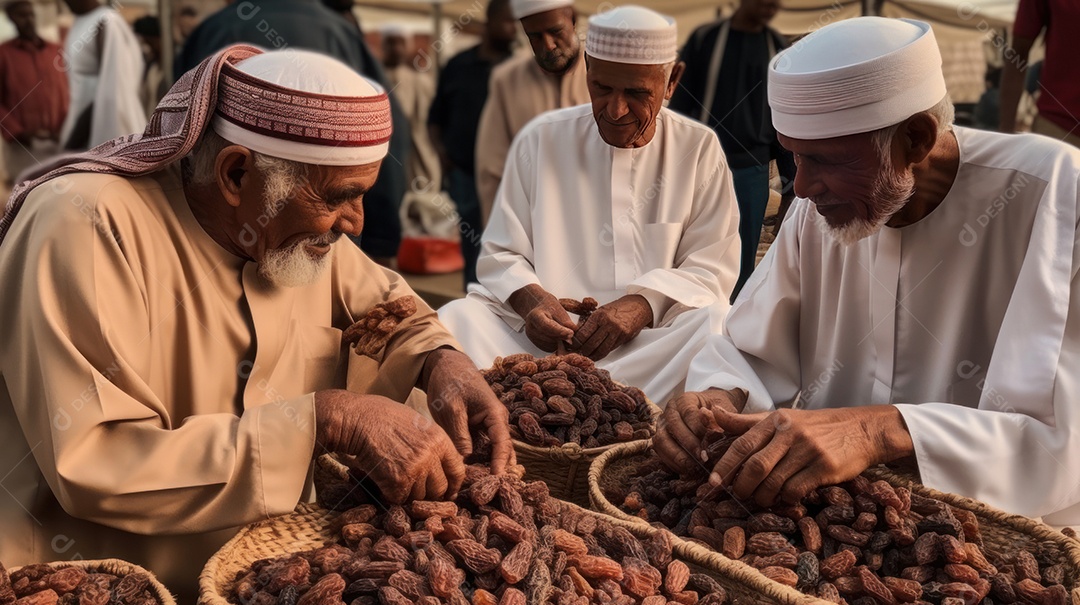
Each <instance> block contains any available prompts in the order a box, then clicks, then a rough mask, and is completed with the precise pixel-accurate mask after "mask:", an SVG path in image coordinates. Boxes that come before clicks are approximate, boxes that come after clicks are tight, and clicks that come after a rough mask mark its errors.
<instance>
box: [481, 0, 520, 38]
mask: <svg viewBox="0 0 1080 605" xmlns="http://www.w3.org/2000/svg"><path fill="white" fill-rule="evenodd" d="M486 27H487V36H488V40H490V41H491V44H492V45H494V46H495V47H496V48H499V49H509V48H510V46H511V45H512V44H513V43H514V40H516V39H517V20H516V19H514V15H513V13H511V12H510V3H509V2H501V3H499V4H498V5H497V6H495V7H493V8H492V9H491V10H490V11H489V12H488V21H487V26H486Z"/></svg>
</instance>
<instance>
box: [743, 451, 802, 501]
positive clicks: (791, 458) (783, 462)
mask: <svg viewBox="0 0 1080 605" xmlns="http://www.w3.org/2000/svg"><path fill="white" fill-rule="evenodd" d="M776 445H778V443H777V440H776V439H774V440H773V445H772V446H770V448H766V450H765V451H768V449H771V447H773V446H776ZM759 455H760V454H759ZM810 464H813V460H807V459H806V458H803V457H802V456H800V455H799V454H798V453H797V452H796V448H788V449H787V453H786V454H785V455H784V457H783V458H781V459H780V461H779V462H777V463H776V465H775V466H774V467H773V469H772V471H771V472H770V473H769V474H768V476H767V477H765V479H764V480H762V481H761V484H760V485H758V487H757V490H756V491H755V492H754V501H756V502H757V503H758V504H760V505H761V506H772V505H774V504H776V500H777V499H778V498H779V497H780V493H781V492H782V491H783V489H784V486H786V485H787V483H788V481H789V480H790V479H791V478H792V477H794V476H795V475H797V474H799V473H800V472H802V471H803V469H806V468H808V466H809V465H810Z"/></svg>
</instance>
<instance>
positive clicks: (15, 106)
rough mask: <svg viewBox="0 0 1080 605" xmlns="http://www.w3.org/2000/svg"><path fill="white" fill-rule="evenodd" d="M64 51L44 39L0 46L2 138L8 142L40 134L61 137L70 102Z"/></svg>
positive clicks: (17, 40)
mask: <svg viewBox="0 0 1080 605" xmlns="http://www.w3.org/2000/svg"><path fill="white" fill-rule="evenodd" d="M61 51H62V49H61V47H60V45H59V44H53V43H52V42H46V41H44V40H40V39H39V40H38V41H37V42H29V41H27V40H23V39H21V38H15V39H14V40H9V41H7V42H5V43H3V44H0V136H3V137H4V139H5V140H7V141H14V140H16V139H20V138H22V139H25V138H29V137H31V136H33V135H35V134H37V133H38V132H39V131H44V132H47V133H48V134H49V135H50V136H52V137H54V138H59V136H60V128H61V127H62V126H63V125H64V117H65V116H66V115H67V108H68V101H69V94H68V78H67V72H65V71H64V66H65V65H66V63H65V61H64V60H63V57H62V56H61Z"/></svg>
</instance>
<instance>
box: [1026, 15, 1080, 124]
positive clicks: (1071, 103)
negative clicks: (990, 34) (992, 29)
mask: <svg viewBox="0 0 1080 605" xmlns="http://www.w3.org/2000/svg"><path fill="white" fill-rule="evenodd" d="M1043 29H1045V30H1046V60H1045V61H1044V62H1043V67H1042V75H1041V76H1040V79H1039V88H1040V90H1041V91H1042V93H1041V94H1040V95H1039V101H1038V103H1036V105H1037V107H1038V108H1039V115H1040V116H1042V117H1044V118H1046V119H1047V120H1049V121H1051V122H1053V123H1054V124H1057V125H1058V126H1060V127H1061V128H1064V129H1065V130H1067V131H1069V132H1072V133H1074V134H1076V133H1078V132H1080V62H1078V61H1077V58H1078V53H1077V50H1076V39H1077V35H1078V34H1080V0H1020V6H1019V7H1018V8H1017V10H1016V21H1015V22H1014V23H1013V35H1014V36H1016V37H1018V38H1027V39H1029V40H1034V39H1035V38H1037V37H1038V36H1039V34H1040V33H1042V31H1043Z"/></svg>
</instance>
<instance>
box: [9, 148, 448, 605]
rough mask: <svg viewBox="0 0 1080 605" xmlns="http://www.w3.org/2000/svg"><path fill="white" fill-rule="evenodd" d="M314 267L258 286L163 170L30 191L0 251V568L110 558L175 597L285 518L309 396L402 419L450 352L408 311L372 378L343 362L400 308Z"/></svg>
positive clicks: (357, 271)
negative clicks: (219, 553) (371, 319)
mask: <svg viewBox="0 0 1080 605" xmlns="http://www.w3.org/2000/svg"><path fill="white" fill-rule="evenodd" d="M333 254H334V256H333V261H332V264H331V267H330V268H329V269H328V270H327V271H326V272H325V274H324V275H323V277H322V278H321V279H320V280H319V281H318V282H317V283H315V284H313V285H311V286H306V287H300V288H291V289H283V288H274V287H272V286H270V285H269V284H268V283H267V282H266V281H265V280H263V279H262V278H261V277H260V276H259V274H258V272H257V268H256V265H255V263H252V262H246V261H245V260H243V259H240V258H238V257H235V256H233V255H231V254H230V253H228V252H227V251H225V250H224V249H223V248H222V247H220V246H219V245H218V244H217V243H215V242H214V240H212V239H211V238H210V237H209V236H208V235H207V234H206V233H205V232H204V231H203V229H202V228H201V226H200V225H199V223H198V222H197V221H196V220H195V218H194V216H193V215H192V213H191V210H190V208H189V206H188V202H187V200H186V198H185V196H184V192H183V189H182V187H181V184H180V180H179V178H178V172H177V171H176V170H175V169H170V170H166V171H162V172H159V173H156V174H154V175H151V176H147V177H142V178H137V179H125V178H121V177H117V176H107V175H95V174H75V175H70V176H65V177H62V178H59V179H55V180H53V181H51V182H48V183H45V184H44V185H41V186H40V187H38V188H37V189H36V190H35V191H34V192H32V193H31V194H30V196H29V197H28V198H27V200H26V205H25V207H24V209H23V210H22V212H21V214H20V215H19V217H18V219H17V220H16V221H15V223H14V225H13V227H12V229H11V231H10V233H9V234H8V236H7V239H6V240H5V241H4V243H3V246H2V247H0V283H3V284H4V287H3V288H2V289H0V317H2V318H3V321H4V325H3V328H2V330H0V331H2V332H3V334H4V337H3V338H2V339H0V463H2V466H3V469H4V471H3V473H4V474H3V478H2V486H3V488H4V489H3V491H2V492H0V523H2V525H0V526H2V528H3V531H0V560H2V561H3V562H4V564H6V565H9V566H12V565H23V564H26V563H30V562H33V561H50V560H60V559H71V558H76V557H81V558H87V559H89V558H99V557H119V558H122V559H126V560H129V561H133V562H135V563H138V564H141V565H143V566H146V567H148V568H149V569H151V570H152V571H153V572H154V573H156V574H157V575H158V576H159V578H161V579H162V580H163V581H164V582H165V583H166V584H167V585H168V587H169V588H171V589H172V590H174V591H176V592H179V593H181V594H182V595H191V594H193V590H194V587H195V580H196V577H197V574H198V571H199V570H200V568H201V566H202V565H203V564H204V563H205V561H206V559H207V558H208V557H209V556H210V555H211V554H212V553H213V551H214V550H215V549H216V548H217V547H219V546H220V545H221V544H222V543H223V542H224V541H225V540H226V539H227V538H228V537H229V534H230V531H229V530H230V529H234V528H236V527H237V526H239V525H242V524H246V523H250V522H253V521H257V520H260V519H265V518H267V517H270V516H273V515H279V514H283V513H286V512H289V511H291V510H292V509H293V508H294V507H295V506H296V504H297V502H298V501H300V500H301V498H302V497H304V496H305V495H306V494H305V492H306V491H307V484H308V473H309V467H310V463H311V459H312V454H313V451H314V449H313V448H314V447H315V443H314V428H315V426H314V424H315V423H314V420H315V419H314V397H313V392H314V391H317V390H320V389H327V388H344V387H346V385H348V387H349V388H350V389H353V390H357V391H360V392H370V393H378V394H382V395H386V396H389V397H391V398H393V399H396V400H398V401H404V399H405V397H407V396H408V394H409V393H410V391H411V389H412V387H413V386H414V385H415V384H416V381H417V379H418V376H419V374H420V371H421V368H422V365H423V362H424V360H425V359H426V353H427V352H428V351H431V350H433V349H435V348H437V347H440V346H442V345H454V346H456V345H455V343H454V340H453V339H452V337H450V336H449V334H448V333H446V331H445V330H444V329H443V327H442V326H441V325H440V324H439V323H438V321H437V317H436V316H435V314H434V313H433V312H432V311H431V309H430V308H428V307H427V306H426V305H424V304H423V302H422V301H420V300H419V298H418V299H417V305H418V307H419V309H418V312H417V313H416V315H414V316H413V317H412V318H410V319H409V320H408V321H406V322H404V323H403V324H402V325H401V327H400V328H399V331H398V332H397V334H395V336H394V337H393V338H392V340H391V341H390V343H389V345H388V346H387V348H386V350H385V351H384V354H383V355H384V356H383V358H382V359H381V363H376V362H375V361H373V360H369V359H366V358H360V357H358V356H356V355H355V354H353V353H352V352H351V351H348V350H345V349H343V347H342V344H341V330H342V329H343V328H345V327H348V326H349V325H351V324H352V323H353V320H354V318H356V317H357V316H359V315H361V314H363V313H365V312H367V311H368V310H369V309H370V308H371V307H372V306H373V305H375V304H377V303H379V302H383V301H384V300H386V299H387V297H389V296H391V295H392V296H393V297H397V296H401V295H406V294H411V293H412V292H411V290H410V289H409V287H408V286H407V285H406V284H405V282H404V281H403V280H402V279H401V278H400V277H399V276H398V275H396V274H394V273H392V272H390V271H387V270H385V269H382V268H380V267H378V266H377V265H375V264H374V263H373V262H371V261H370V260H369V259H368V258H367V257H366V256H364V254H363V253H361V252H360V250H359V249H358V248H357V247H356V246H355V245H354V244H353V243H352V242H351V241H349V240H348V239H346V238H342V239H341V240H340V241H339V243H337V244H335V246H334V252H333ZM391 293H392V294H391ZM215 530H224V531H215ZM177 534H185V535H177Z"/></svg>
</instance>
